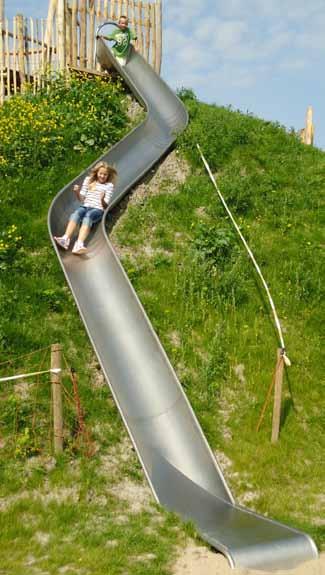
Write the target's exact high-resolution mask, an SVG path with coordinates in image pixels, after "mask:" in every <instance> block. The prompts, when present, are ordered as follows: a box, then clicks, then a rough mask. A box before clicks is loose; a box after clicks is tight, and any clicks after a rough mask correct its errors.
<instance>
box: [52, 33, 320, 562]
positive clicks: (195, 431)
mask: <svg viewBox="0 0 325 575" xmlns="http://www.w3.org/2000/svg"><path fill="white" fill-rule="evenodd" d="M97 57H98V59H99V61H100V63H101V64H102V66H103V67H104V68H108V67H110V66H111V64H113V66H114V67H115V68H117V70H118V71H119V73H120V74H121V75H122V76H123V78H124V80H125V81H126V83H127V84H128V85H129V87H130V89H131V90H132V92H133V94H134V95H135V96H136V97H137V98H138V99H139V100H140V101H141V102H142V104H143V105H144V106H145V108H146V110H147V115H146V118H145V120H144V122H143V123H142V124H141V125H140V126H138V127H137V128H135V129H134V130H133V131H132V132H131V133H130V134H128V135H127V136H126V137H125V138H124V139H123V140H121V141H120V142H119V143H118V144H117V145H115V146H114V147H113V148H112V149H111V150H110V151H109V152H108V153H106V154H104V155H103V156H102V157H101V158H100V159H103V160H105V161H107V162H109V163H110V164H115V165H116V167H117V170H118V173H119V178H118V183H117V186H116V188H115V191H114V196H113V199H112V203H111V206H110V207H112V206H113V205H115V204H116V203H117V202H118V201H119V200H120V199H121V198H122V197H123V196H124V195H125V193H126V192H127V191H128V190H129V189H130V188H131V186H134V184H135V183H136V182H137V181H139V180H140V179H141V177H142V176H143V175H144V174H145V173H146V172H147V171H148V170H149V169H150V167H152V166H153V165H154V164H155V163H156V162H157V161H158V160H159V158H161V157H162V156H163V155H164V154H165V153H166V151H167V150H168V149H169V148H170V146H171V145H172V143H173V142H174V139H175V137H176V135H177V133H179V132H181V131H182V130H184V129H185V127H186V125H187V113H186V110H185V108H184V106H183V104H182V103H181V102H180V101H179V100H178V98H177V97H176V96H175V94H174V93H173V92H172V91H171V90H170V89H169V88H168V86H167V85H166V84H165V83H164V82H163V81H162V80H161V78H160V77H158V76H157V75H156V74H155V72H154V71H153V70H152V68H151V67H150V66H149V65H148V64H147V63H146V62H145V61H144V59H143V58H142V57H141V56H140V55H139V54H138V53H136V52H135V51H134V50H132V52H131V55H130V59H129V61H128V63H127V65H126V66H125V67H123V68H120V66H119V65H118V63H117V62H116V61H115V59H114V57H113V56H112V53H111V51H110V50H109V49H108V47H107V45H106V44H105V42H104V41H103V40H102V39H100V38H99V39H98V42H97ZM87 172H88V170H87ZM85 175H86V172H84V173H82V174H80V175H79V176H78V177H77V178H76V179H75V180H74V181H73V182H70V183H69V184H68V185H67V186H66V187H65V188H63V189H62V190H61V191H60V192H59V193H58V195H57V196H56V198H55V199H54V201H53V203H52V205H51V207H50V210H49V218H48V223H49V230H50V234H51V237H52V242H53V246H54V249H55V250H56V253H57V256H58V258H59V260H60V263H61V266H62V268H63V271H64V274H65V277H66V279H67V282H68V284H69V286H70V288H71V291H72V293H73V295H74V297H75V301H76V303H77V306H78V308H79V311H80V315H81V317H82V319H83V321H84V324H85V327H86V330H87V332H88V335H89V338H90V340H91V342H92V344H93V347H94V350H95V352H96V354H97V357H98V360H99V362H100V364H101V367H102V369H103V371H104V373H105V376H106V378H107V381H108V382H109V385H110V388H111V391H112V394H113V396H114V399H115V401H116V403H117V405H118V407H119V410H120V413H121V416H122V418H123V421H124V423H125V425H126V428H127V430H128V432H129V434H130V437H131V439H132V442H133V444H134V447H135V449H136V451H137V454H138V457H139V459H140V461H141V463H142V466H143V469H144V472H145V475H146V477H147V479H148V481H149V484H150V486H151V489H152V491H153V494H154V496H155V498H156V500H157V501H158V502H160V503H161V504H162V505H164V506H165V507H166V508H168V509H170V510H172V511H174V512H176V513H178V514H180V515H181V516H182V517H184V518H185V519H189V520H192V521H193V522H194V523H195V524H196V526H197V528H198V530H199V531H200V533H201V534H202V537H203V538H204V539H205V540H206V541H208V542H209V543H210V544H211V545H212V546H214V547H215V548H216V549H218V550H220V551H221V552H222V553H224V554H225V555H226V556H227V558H228V559H229V562H230V564H231V565H232V566H236V567H237V566H242V567H250V568H258V569H268V570H269V569H280V568H290V567H293V566H295V565H296V564H298V563H300V562H302V561H306V560H309V559H311V558H313V557H316V556H317V550H316V547H315V545H314V543H313V541H312V540H311V539H310V538H309V537H308V536H307V535H305V534H303V533H301V532H298V531H296V530H294V529H291V528H289V527H286V526H284V525H281V524H279V523H277V522H274V521H271V520H269V519H266V518H263V517H261V516H258V515H257V514H255V513H252V512H250V511H248V510H246V509H243V508H242V507H240V506H238V505H236V504H235V501H234V498H233V496H232V494H231V492H230V490H229V488H228V486H227V484H226V482H225V479H224V477H223V475H222V472H221V470H220V468H219V466H218V464H217V462H216V460H215V458H214V456H213V453H212V451H211V449H210V447H209V445H208V443H207V441H206V439H205V437H204V435H203V432H202V430H201V428H200V425H199V423H198V421H197V419H196V417H195V414H194V412H193V410H192V408H191V406H190V404H189V402H188V400H187V397H186V395H185V393H184V391H183V389H182V386H181V384H180V383H179V381H178V379H177V376H176V374H175V372H174V370H173V368H172V366H171V364H170V362H169V360H168V358H167V356H166V353H165V351H164V350H163V348H162V346H161V344H160V342H159V340H158V338H157V336H156V334H155V332H154V331H153V328H152V326H151V324H150V322H149V320H148V318H147V316H146V313H145V311H144V309H143V307H142V305H141V303H140V301H139V299H138V297H137V295H136V293H135V291H134V289H133V287H132V285H131V283H130V282H129V280H128V277H127V275H126V274H125V272H124V270H123V268H122V266H121V264H120V262H119V260H118V258H117V257H116V255H115V253H114V250H113V248H112V245H111V244H110V242H109V241H108V239H107V235H106V231H105V223H104V221H103V222H102V223H101V225H100V226H98V227H97V229H96V230H95V232H94V233H93V235H92V237H91V239H90V241H89V245H88V252H87V254H86V255H85V256H82V257H76V256H74V255H72V254H71V252H61V251H59V250H58V249H57V246H56V244H55V243H54V241H53V236H54V235H60V234H61V233H62V232H63V230H64V228H65V225H66V223H67V220H68V217H69V215H70V213H71V211H72V210H73V209H74V208H75V207H76V205H77V200H76V199H75V198H74V195H73V193H72V185H73V184H75V183H81V181H82V180H83V179H84V177H85Z"/></svg>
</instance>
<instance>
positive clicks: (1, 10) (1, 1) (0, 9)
mask: <svg viewBox="0 0 325 575" xmlns="http://www.w3.org/2000/svg"><path fill="white" fill-rule="evenodd" d="M4 21H5V0H0V25H1V29H0V33H1V36H2V40H3V25H4ZM1 46H2V48H1V51H0V58H1V62H2V66H4V56H5V55H4V48H3V41H2V44H1Z"/></svg>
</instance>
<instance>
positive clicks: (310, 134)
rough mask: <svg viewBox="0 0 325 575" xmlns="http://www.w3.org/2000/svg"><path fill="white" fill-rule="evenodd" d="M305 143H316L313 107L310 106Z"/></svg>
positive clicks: (307, 115)
mask: <svg viewBox="0 0 325 575" xmlns="http://www.w3.org/2000/svg"><path fill="white" fill-rule="evenodd" d="M304 135H305V144H306V145H307V146H312V145H313V143H314V124H313V109H312V107H311V106H308V108H307V113H306V127H305V134H304Z"/></svg>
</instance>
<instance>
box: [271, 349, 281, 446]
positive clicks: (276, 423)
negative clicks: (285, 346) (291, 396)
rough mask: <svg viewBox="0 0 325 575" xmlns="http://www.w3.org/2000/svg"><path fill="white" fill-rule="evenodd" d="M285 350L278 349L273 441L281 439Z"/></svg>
mask: <svg viewBox="0 0 325 575" xmlns="http://www.w3.org/2000/svg"><path fill="white" fill-rule="evenodd" d="M283 368H284V359H283V350H282V349H278V351H277V363H276V368H275V378H274V406H273V419H272V438H271V441H272V443H275V442H276V441H278V439H279V433H280V423H281V398H282V382H283Z"/></svg>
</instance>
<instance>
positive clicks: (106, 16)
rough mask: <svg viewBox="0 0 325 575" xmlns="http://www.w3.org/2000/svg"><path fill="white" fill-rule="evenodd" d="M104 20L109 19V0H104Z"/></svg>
mask: <svg viewBox="0 0 325 575" xmlns="http://www.w3.org/2000/svg"><path fill="white" fill-rule="evenodd" d="M89 3H90V0H89ZM104 20H108V0H104Z"/></svg>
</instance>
